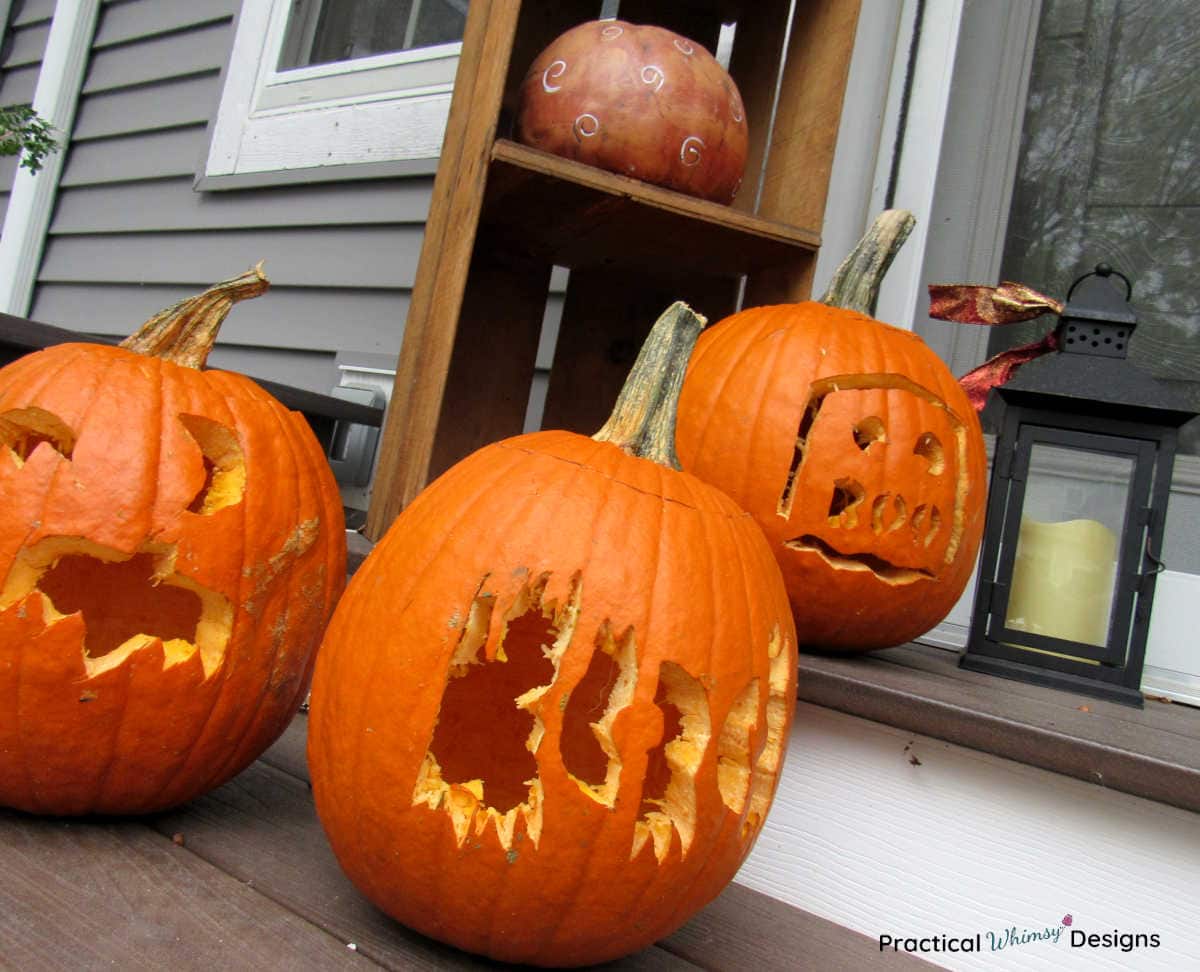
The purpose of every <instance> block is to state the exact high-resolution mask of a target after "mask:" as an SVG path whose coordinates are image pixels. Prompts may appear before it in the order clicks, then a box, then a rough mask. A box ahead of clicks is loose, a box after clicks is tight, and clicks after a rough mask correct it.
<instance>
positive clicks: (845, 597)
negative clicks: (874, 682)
mask: <svg viewBox="0 0 1200 972" xmlns="http://www.w3.org/2000/svg"><path fill="white" fill-rule="evenodd" d="M911 226H912V217H911V215H910V214H908V213H903V212H898V211H891V212H888V213H885V214H884V215H883V216H882V217H881V218H880V220H879V221H877V223H876V225H875V226H874V227H873V228H872V230H871V232H869V233H868V235H867V236H866V238H864V240H863V241H862V242H861V243H860V244H859V247H858V249H857V250H856V252H855V254H853V255H852V257H851V258H850V259H848V260H847V261H846V262H845V263H843V265H842V267H841V268H839V270H838V274H837V277H836V279H835V281H834V283H833V285H832V286H831V288H830V291H829V293H827V294H826V296H825V298H824V302H817V301H806V302H803V303H800V304H794V305H780V306H774V307H755V308H751V309H749V310H743V311H741V312H740V313H737V314H734V315H733V316H731V317H729V318H727V319H726V320H724V321H722V322H720V323H719V324H717V325H715V326H714V327H713V328H711V329H710V330H709V331H708V332H706V333H705V334H704V335H703V336H702V337H701V339H700V342H699V343H698V345H697V348H696V353H695V355H694V356H693V358H692V362H691V365H690V367H689V370H688V374H687V379H686V381H685V383H684V388H683V394H682V397H681V400H680V409H679V456H680V459H681V461H682V463H683V466H684V468H685V469H687V470H688V471H689V472H692V473H694V474H695V475H696V476H698V477H700V478H701V479H704V480H705V481H706V482H710V483H713V484H714V485H715V486H718V487H719V488H721V489H723V490H725V492H727V493H728V494H729V495H730V496H731V497H732V498H733V499H734V500H735V501H736V502H737V503H738V504H740V505H741V506H742V507H743V508H745V509H746V510H748V511H750V512H751V513H752V514H753V515H754V517H755V519H757V521H758V523H759V525H760V526H762V528H763V531H764V532H765V533H766V535H767V538H768V539H769V540H770V541H771V544H772V547H773V549H774V551H775V554H776V556H777V557H778V559H779V564H780V567H781V568H782V570H783V576H784V579H785V581H786V582H787V587H788V594H789V596H790V598H791V602H792V610H793V613H794V615H795V620H796V632H797V636H798V637H799V639H800V644H801V645H804V646H808V647H814V648H819V649H822V650H830V651H846V652H852V651H865V650H870V649H875V648H884V647H887V646H889V645H897V644H901V643H903V642H905V641H908V640H910V639H912V638H915V637H917V636H918V635H920V634H922V633H924V632H925V631H928V630H929V629H930V628H932V627H933V626H934V625H935V624H937V623H938V621H940V620H941V619H942V618H943V617H945V615H946V614H947V613H948V612H949V610H950V608H951V607H953V606H954V603H955V601H957V600H958V598H959V596H960V595H961V594H962V591H963V589H964V587H965V586H966V584H967V581H968V579H969V578H970V575H971V571H972V570H973V568H974V565H975V555H976V552H977V551H978V548H979V542H980V538H981V536H982V532H983V514H984V497H985V492H986V480H987V461H986V455H985V452H984V445H983V438H982V435H981V433H980V428H979V421H978V419H977V417H976V415H975V411H974V409H973V408H972V407H971V404H970V402H969V401H968V400H967V397H966V394H965V393H964V391H963V390H962V388H961V387H960V386H959V384H958V382H957V381H955V379H954V377H953V375H951V374H950V371H949V370H948V369H947V368H946V366H945V365H944V364H943V363H942V361H941V359H940V358H938V356H937V355H936V354H934V353H933V351H931V350H930V349H929V348H928V346H927V345H926V344H925V343H924V342H923V341H922V340H921V339H920V338H919V337H918V336H917V335H915V334H913V333H912V332H911V331H905V330H901V329H900V328H896V327H892V326H890V325H888V324H884V323H881V322H880V321H876V320H873V319H872V318H870V317H868V316H866V315H867V313H869V310H868V308H873V307H874V302H875V299H876V295H877V293H878V287H879V283H880V281H881V279H882V277H883V273H884V272H885V271H886V269H887V266H888V265H889V264H890V262H891V259H892V257H893V256H894V254H895V252H896V251H898V249H899V246H900V244H901V243H903V241H904V239H905V238H906V237H907V235H908V232H909V230H910V229H911ZM855 308H861V311H860V310H858V309H855Z"/></svg>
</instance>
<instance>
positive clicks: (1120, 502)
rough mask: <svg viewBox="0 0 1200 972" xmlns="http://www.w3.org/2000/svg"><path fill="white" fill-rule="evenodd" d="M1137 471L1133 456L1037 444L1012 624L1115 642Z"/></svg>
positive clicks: (1049, 633)
mask: <svg viewBox="0 0 1200 972" xmlns="http://www.w3.org/2000/svg"><path fill="white" fill-rule="evenodd" d="M1133 472H1134V459H1133V457H1132V456H1127V455H1125V456H1123V455H1112V454H1106V453H1096V452H1091V451H1089V450H1082V449H1071V448H1066V447H1063V446H1056V445H1047V444H1045V443H1035V444H1034V446H1033V449H1032V452H1031V454H1030V462H1029V475H1028V479H1027V480H1026V486H1025V497H1024V503H1023V506H1022V510H1021V524H1020V530H1019V534H1018V540H1017V549H1016V554H1015V561H1014V564H1013V572H1012V590H1011V593H1010V595H1009V601H1008V612H1007V617H1006V620H1005V627H1007V628H1009V629H1011V630H1014V631H1024V632H1029V633H1031V634H1039V635H1047V636H1049V637H1053V638H1061V639H1064V640H1067V641H1074V642H1078V643H1080V644H1087V645H1096V646H1104V645H1105V644H1106V643H1107V642H1108V633H1109V626H1110V624H1111V620H1112V611H1113V603H1114V599H1115V594H1116V588H1117V580H1118V571H1117V563H1118V561H1119V558H1120V551H1121V548H1122V544H1121V541H1122V536H1123V533H1124V529H1125V522H1126V511H1127V509H1128V507H1129V493H1130V490H1131V487H1132V482H1133ZM1027 650H1031V651H1032V650H1035V649H1027Z"/></svg>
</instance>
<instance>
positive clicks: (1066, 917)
mask: <svg viewBox="0 0 1200 972" xmlns="http://www.w3.org/2000/svg"><path fill="white" fill-rule="evenodd" d="M1074 920H1075V919H1073V918H1072V917H1071V916H1070V915H1063V920H1062V923H1063V924H1064V925H1066V926H1067V927H1068V928H1070V927H1071V922H1072V921H1074Z"/></svg>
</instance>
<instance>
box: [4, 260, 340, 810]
mask: <svg viewBox="0 0 1200 972" xmlns="http://www.w3.org/2000/svg"><path fill="white" fill-rule="evenodd" d="M266 288H267V281H266V278H265V277H264V276H263V275H262V273H261V271H260V270H259V269H258V268H255V269H253V270H251V271H249V272H247V273H245V274H242V275H241V276H239V277H236V278H234V279H233V280H229V281H226V282H224V283H221V284H218V285H216V286H215V287H213V288H212V289H211V290H209V291H207V292H205V293H204V294H201V295H200V296H198V297H192V298H190V299H188V300H185V301H182V302H180V303H179V304H177V305H175V306H174V307H172V308H170V309H168V310H166V311H163V312H162V313H160V314H159V315H157V316H155V317H154V318H152V319H151V320H150V321H148V322H147V323H146V325H145V326H144V327H143V328H142V329H141V331H139V332H138V333H137V334H135V335H134V336H133V337H131V338H129V339H127V340H126V341H125V342H124V344H123V346H121V347H111V346H107V345H98V344H60V345H57V346H54V347H51V348H47V349H46V350H43V351H39V352H37V353H36V354H31V355H27V356H26V357H23V358H21V359H18V360H17V361H15V362H13V363H12V364H10V365H8V366H7V367H5V368H4V369H3V370H0V509H2V510H3V511H4V516H3V517H2V518H0V696H3V698H4V699H6V700H7V701H6V702H5V704H4V705H3V706H0V803H2V804H4V805H6V806H10V807H17V808H19V809H22V810H28V811H33V812H37V813H50V814H83V813H105V814H128V813H142V812H147V811H152V810H159V809H162V808H165V807H169V806H173V805H175V804H179V803H182V802H184V801H186V800H188V799H191V798H192V797H194V796H197V795H198V794H200V793H202V792H204V791H206V790H208V789H211V788H212V787H215V786H217V785H218V784H220V783H223V782H224V781H225V780H227V779H229V778H230V777H231V776H233V775H234V774H235V773H237V772H238V771H239V770H241V769H242V768H243V767H245V766H246V765H247V764H248V763H250V762H251V761H252V760H253V759H255V758H256V757H257V756H258V755H259V754H260V753H261V752H262V751H263V750H264V749H266V747H267V746H268V745H270V743H271V742H272V741H274V739H275V738H276V737H277V736H278V735H279V734H280V733H281V732H282V731H283V729H284V727H285V726H286V725H287V723H288V722H289V720H290V719H291V718H292V716H293V715H294V714H295V712H296V709H297V708H298V707H299V704H300V702H301V701H302V700H303V698H304V694H305V692H306V690H307V685H308V681H309V676H310V673H311V665H312V661H313V655H314V652H315V649H316V646H317V644H318V642H319V640H320V636H321V632H322V630H323V628H324V625H325V622H326V620H327V619H328V616H329V613H330V612H331V610H332V606H333V603H334V601H335V599H336V597H337V595H338V594H339V593H340V591H341V588H342V586H343V585H344V582H345V556H346V554H345V542H346V541H345V527H344V523H343V519H342V508H341V501H340V498H339V496H338V491H337V487H336V484H335V483H334V481H333V477H332V474H331V473H330V470H329V467H328V464H327V462H326V460H325V458H324V454H323V452H322V450H321V448H320V446H319V445H318V444H317V441H316V439H315V438H314V437H313V435H312V432H311V431H310V430H309V428H308V425H307V423H306V422H305V421H304V420H303V418H302V417H301V416H299V415H298V414H296V413H294V412H289V411H288V410H287V409H286V408H284V407H283V406H282V405H281V404H280V403H279V402H278V401H276V400H275V399H274V398H272V397H271V396H270V395H268V394H267V393H266V392H265V391H263V390H262V389H261V388H260V387H259V386H258V385H257V384H255V383H254V382H253V381H251V380H250V379H248V378H245V377H242V376H241V375H236V374H230V373H227V372H222V371H201V370H200V368H201V366H202V365H203V363H204V360H205V358H206V356H207V355H208V352H209V350H210V349H211V347H212V344H213V341H214V340H215V338H216V333H217V329H218V328H219V327H220V325H221V322H222V321H223V320H224V318H225V315H226V314H227V313H228V312H229V309H230V307H232V305H233V303H234V302H235V301H237V300H240V299H242V298H244V297H250V296H254V295H256V294H259V293H261V292H262V291H263V290H265V289H266Z"/></svg>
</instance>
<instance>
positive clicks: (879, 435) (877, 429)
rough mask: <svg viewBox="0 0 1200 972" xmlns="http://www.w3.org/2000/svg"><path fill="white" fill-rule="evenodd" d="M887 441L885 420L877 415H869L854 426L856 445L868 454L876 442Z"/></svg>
mask: <svg viewBox="0 0 1200 972" xmlns="http://www.w3.org/2000/svg"><path fill="white" fill-rule="evenodd" d="M886 441H887V430H886V429H885V428H884V426H883V419H881V418H879V416H877V415H869V416H867V417H866V418H865V419H863V420H862V421H861V422H859V423H858V424H856V425H855V426H854V444H855V445H856V446H858V447H859V448H860V449H861V450H862V451H863V452H866V451H867V450H868V449H870V448H871V446H873V445H874V444H875V443H876V442H886Z"/></svg>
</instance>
